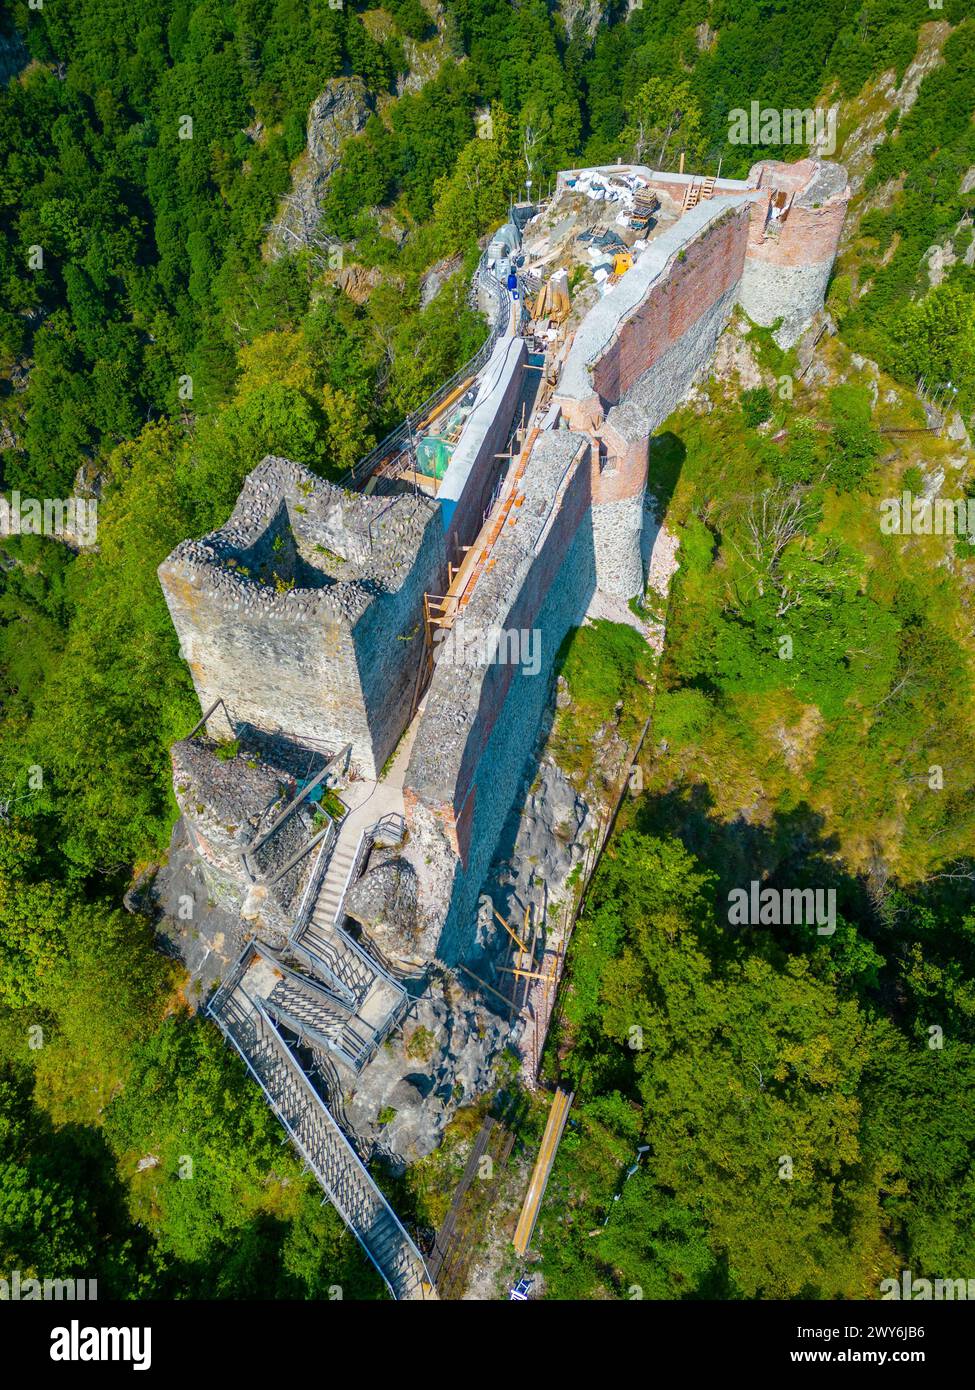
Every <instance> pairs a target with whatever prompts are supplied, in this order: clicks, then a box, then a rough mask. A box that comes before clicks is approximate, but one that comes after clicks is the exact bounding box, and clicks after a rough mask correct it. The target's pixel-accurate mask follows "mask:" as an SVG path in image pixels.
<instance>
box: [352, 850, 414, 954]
mask: <svg viewBox="0 0 975 1390" xmlns="http://www.w3.org/2000/svg"><path fill="white" fill-rule="evenodd" d="M345 911H346V912H347V913H348V915H349V916H350V917H352V918H354V919H355V920H356V921H357V922H358V923H360V925H361V926H362V928H363V930H364V931H365V933H366V935H367V936H368V937H369V938H370V939H371V940H372V941H374V942H375V943H376V945H377V946H378V947H379V950H380V951H381V952H382V954H383V955H384V956H387V957H390V958H391V959H393V960H394V961H400V962H406V961H409V960H412V959H414V958H415V956H416V939H417V934H418V923H417V876H416V870H415V869H414V867H413V865H412V864H409V863H407V861H406V860H405V859H402V858H400V857H399V856H397V857H396V858H394V859H390V860H388V861H387V863H385V864H380V865H379V867H378V868H375V869H370V870H369V871H368V873H365V874H363V876H362V878H360V879H359V881H358V883H356V884H355V885H354V886H353V887H352V888H351V889H350V890H349V893H348V896H347V897H346V900H345Z"/></svg>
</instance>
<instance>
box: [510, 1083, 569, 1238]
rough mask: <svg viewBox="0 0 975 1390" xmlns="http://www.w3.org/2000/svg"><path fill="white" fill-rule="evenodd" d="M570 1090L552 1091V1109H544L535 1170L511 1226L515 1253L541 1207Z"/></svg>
mask: <svg viewBox="0 0 975 1390" xmlns="http://www.w3.org/2000/svg"><path fill="white" fill-rule="evenodd" d="M572 1100H573V1095H572V1092H568V1091H563V1090H562V1088H561V1087H559V1089H558V1090H557V1091H556V1092H555V1099H554V1100H553V1101H552V1108H551V1110H550V1111H549V1112H548V1123H547V1124H546V1126H545V1133H544V1134H543V1135H542V1142H541V1146H540V1147H539V1150H538V1158H537V1160H536V1162H535V1169H534V1172H533V1173H532V1177H531V1182H530V1183H529V1184H528V1191H527V1193H526V1194H525V1203H524V1206H523V1207H522V1209H521V1215H520V1216H519V1218H518V1225H517V1227H516V1228H515V1234H514V1247H515V1251H516V1252H517V1254H519V1255H525V1254H526V1253H527V1251H528V1246H529V1244H530V1243H531V1238H532V1236H533V1234H534V1232H535V1223H536V1222H537V1221H538V1213H539V1210H540V1209H541V1205H542V1198H543V1197H544V1196H545V1188H546V1187H547V1186H548V1179H549V1174H550V1173H551V1171H552V1164H553V1163H554V1161H555V1155H556V1153H557V1152H558V1147H559V1142H560V1140H561V1138H562V1132H563V1130H564V1129H565V1122H566V1120H567V1119H568V1118H569V1107H570V1106H571V1105H572Z"/></svg>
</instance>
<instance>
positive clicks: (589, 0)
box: [559, 0, 632, 38]
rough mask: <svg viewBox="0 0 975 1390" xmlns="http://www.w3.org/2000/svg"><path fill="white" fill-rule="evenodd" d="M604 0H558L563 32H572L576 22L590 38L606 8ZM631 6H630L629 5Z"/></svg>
mask: <svg viewBox="0 0 975 1390" xmlns="http://www.w3.org/2000/svg"><path fill="white" fill-rule="evenodd" d="M607 8H608V7H607V5H606V4H605V3H604V0H560V3H559V11H560V13H561V15H562V23H563V24H564V25H565V32H566V33H567V34H570V35H571V33H572V31H573V29H574V28H575V27H576V25H577V24H579V25H581V26H582V28H583V30H584V32H585V33H586V34H587V35H588V37H589V38H592V37H593V35H594V34H595V32H596V30H597V29H598V28H599V25H600V23H601V21H602V18H603V14H604V12H605V11H606V9H607ZM631 8H632V6H631Z"/></svg>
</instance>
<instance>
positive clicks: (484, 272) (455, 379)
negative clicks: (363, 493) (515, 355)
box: [341, 251, 511, 488]
mask: <svg viewBox="0 0 975 1390" xmlns="http://www.w3.org/2000/svg"><path fill="white" fill-rule="evenodd" d="M479 289H483V290H484V292H485V294H486V295H487V297H488V299H489V300H491V301H492V304H493V313H492V322H491V331H490V333H489V334H488V336H487V339H486V340H485V342H483V343H482V344H481V346H480V347H479V348H478V350H477V352H475V354H474V356H473V357H472V358H471V359H470V361H468V362H465V363H464V365H463V366H462V367H461V368H460V369H459V370H458V371H456V372H454V374H453V376H452V377H451V378H450V380H449V381H445V382H444V383H443V384H442V385H441V386H438V387H437V389H436V391H434V392H433V394H432V395H431V396H428V397H427V399H426V400H425V401H424V402H423V404H422V405H420V406H418V407H417V409H416V410H413V411H411V412H410V414H409V415H407V417H406V419H405V420H404V421H403V423H402V424H401V425H397V427H396V429H394V430H392V431H391V432H390V433H389V434H387V436H386V438H385V439H383V440H381V441H380V443H378V444H377V445H376V447H375V448H374V449H370V451H369V453H368V454H366V455H365V456H364V457H363V458H361V459H359V461H358V462H357V463H356V464H355V465H354V466H353V467H352V468H351V469H350V470H349V472H348V473H347V474H346V475H345V477H344V478H343V479H342V483H341V485H342V487H346V488H356V487H358V486H359V485H360V484H361V483H363V482H365V480H366V479H367V478H368V477H369V475H370V474H371V473H372V471H373V469H374V468H375V466H376V464H377V463H380V462H381V461H382V460H383V459H384V458H388V457H389V455H390V454H393V453H395V452H396V451H397V450H398V449H399V450H403V449H408V448H410V447H411V446H412V443H413V431H414V430H415V429H416V427H417V426H418V425H419V423H420V421H421V420H425V419H426V418H427V417H428V416H429V415H431V414H432V413H433V411H435V410H436V408H437V406H438V405H440V403H441V401H445V400H446V399H447V397H448V396H449V395H450V393H451V391H453V390H454V388H455V387H457V386H459V385H460V383H461V382H462V381H465V380H466V379H467V378H468V377H471V376H475V375H476V374H477V373H478V372H479V371H480V370H481V368H482V367H483V366H484V365H485V364H486V362H487V361H488V359H489V358H490V356H491V353H492V352H493V351H494V349H495V347H496V345H497V342H498V339H499V338H501V337H502V335H503V334H504V333H505V332H506V331H507V328H508V324H509V322H510V312H511V311H510V299H509V295H508V291H507V289H506V288H505V286H504V285H502V284H501V283H500V281H499V280H498V279H497V277H496V276H495V275H494V273H493V272H492V271H491V270H490V269H489V268H488V263H487V251H485V252H484V253H483V254H482V256H481V259H480V261H479V262H478V265H477V270H476V271H475V273H474V276H473V277H472V280H471V290H470V295H469V296H468V302H469V303H470V304H471V307H472V308H473V307H476V305H477V295H478V290H479Z"/></svg>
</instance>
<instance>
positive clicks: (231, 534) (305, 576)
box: [159, 454, 434, 623]
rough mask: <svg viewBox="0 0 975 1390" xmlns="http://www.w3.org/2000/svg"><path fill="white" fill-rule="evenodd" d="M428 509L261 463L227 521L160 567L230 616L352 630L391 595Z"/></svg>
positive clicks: (409, 499)
mask: <svg viewBox="0 0 975 1390" xmlns="http://www.w3.org/2000/svg"><path fill="white" fill-rule="evenodd" d="M433 510H434V509H433V506H432V504H431V503H430V501H429V500H427V499H425V498H423V497H414V496H413V495H412V494H409V493H404V494H402V495H401V496H398V497H394V498H392V499H390V498H388V497H365V496H363V495H362V494H360V493H356V492H349V491H346V490H345V489H343V488H340V487H336V486H335V484H334V483H329V482H326V481H325V480H324V479H322V478H319V477H317V476H316V475H315V474H314V473H311V472H309V471H308V470H307V469H306V468H303V467H302V466H301V465H300V464H297V463H293V462H292V461H291V460H290V459H284V458H277V457H275V456H273V455H270V454H269V455H268V456H267V457H266V458H264V459H262V461H261V462H260V463H259V464H258V466H257V467H256V468H255V469H254V470H253V472H252V473H250V474H249V475H248V477H247V478H246V479H245V480H244V484H243V487H242V488H241V491H240V495H239V497H238V499H237V503H236V505H235V506H234V510H233V512H232V513H231V516H230V518H229V520H228V521H227V522H226V524H225V525H224V526H221V527H220V528H219V529H218V530H216V531H212V532H211V533H210V534H209V535H207V536H204V537H203V538H202V539H201V540H188V541H183V542H181V543H180V544H179V545H178V546H177V547H176V549H175V550H174V551H173V552H172V554H171V555H169V556H168V557H167V559H166V560H164V561H163V563H162V565H161V566H160V571H159V572H160V577H161V579H162V581H163V584H164V587H165V586H166V583H167V580H170V579H175V578H177V577H178V578H182V579H184V580H189V581H190V582H191V583H193V584H194V585H196V586H197V587H199V588H201V589H206V590H207V591H208V593H209V594H210V595H211V596H212V597H215V598H217V599H218V600H219V601H222V602H225V603H226V604H227V605H228V606H233V607H234V608H244V609H257V608H263V609H265V610H267V611H272V610H273V611H275V613H276V614H277V615H278V616H282V617H284V616H288V617H291V618H293V619H306V618H308V617H310V616H312V615H313V614H315V615H321V616H324V617H331V618H332V619H333V620H339V621H345V622H349V623H352V622H355V621H356V620H357V619H358V618H359V617H361V615H362V613H363V612H365V610H366V608H367V607H368V606H369V604H370V603H371V602H372V601H373V599H374V598H375V597H376V596H377V595H378V594H380V593H383V592H395V591H396V590H398V589H399V588H400V586H401V584H402V583H403V581H404V580H405V578H406V577H407V575H408V574H409V572H410V569H411V567H412V565H413V563H414V560H415V559H416V556H417V554H418V553H419V551H420V548H421V546H422V543H423V537H424V534H425V532H426V528H427V526H428V525H429V524H430V519H431V514H432V512H433Z"/></svg>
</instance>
